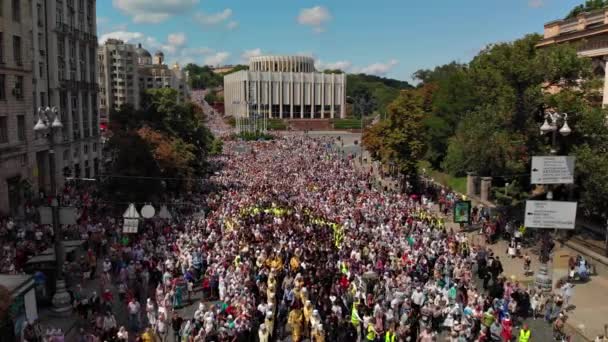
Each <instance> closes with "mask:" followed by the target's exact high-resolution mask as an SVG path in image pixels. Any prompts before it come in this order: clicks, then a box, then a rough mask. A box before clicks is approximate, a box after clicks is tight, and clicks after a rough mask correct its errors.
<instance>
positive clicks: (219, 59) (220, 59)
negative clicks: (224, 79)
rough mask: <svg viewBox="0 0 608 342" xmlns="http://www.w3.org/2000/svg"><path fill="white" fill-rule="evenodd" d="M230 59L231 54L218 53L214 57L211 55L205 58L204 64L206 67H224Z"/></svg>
mask: <svg viewBox="0 0 608 342" xmlns="http://www.w3.org/2000/svg"><path fill="white" fill-rule="evenodd" d="M228 58H230V53H229V52H226V51H220V52H216V53H214V54H212V55H209V56H207V57H206V58H205V60H204V62H205V64H206V65H211V66H216V65H222V64H224V63H226V61H227V60H228Z"/></svg>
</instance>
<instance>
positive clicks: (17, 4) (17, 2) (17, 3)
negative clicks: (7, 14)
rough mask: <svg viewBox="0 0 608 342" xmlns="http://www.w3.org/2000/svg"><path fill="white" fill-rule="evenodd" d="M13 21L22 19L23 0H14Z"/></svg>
mask: <svg viewBox="0 0 608 342" xmlns="http://www.w3.org/2000/svg"><path fill="white" fill-rule="evenodd" d="M13 21H16V22H19V21H21V0H13Z"/></svg>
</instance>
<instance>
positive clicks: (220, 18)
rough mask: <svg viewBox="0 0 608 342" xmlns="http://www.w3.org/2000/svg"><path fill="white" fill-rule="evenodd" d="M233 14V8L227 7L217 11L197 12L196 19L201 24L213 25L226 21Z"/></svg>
mask: <svg viewBox="0 0 608 342" xmlns="http://www.w3.org/2000/svg"><path fill="white" fill-rule="evenodd" d="M231 16H232V10H231V9H230V8H226V9H225V10H223V11H221V12H217V13H204V12H197V13H196V14H194V20H195V21H196V22H198V23H199V24H201V25H205V26H213V25H218V24H221V23H223V22H225V21H226V20H228V19H230V17H231ZM231 23H232V22H230V23H228V25H230V24H231ZM234 23H236V22H234Z"/></svg>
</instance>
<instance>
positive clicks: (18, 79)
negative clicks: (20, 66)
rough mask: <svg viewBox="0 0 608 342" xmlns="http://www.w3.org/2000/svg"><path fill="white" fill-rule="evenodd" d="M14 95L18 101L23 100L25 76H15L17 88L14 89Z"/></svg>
mask: <svg viewBox="0 0 608 342" xmlns="http://www.w3.org/2000/svg"><path fill="white" fill-rule="evenodd" d="M13 95H15V98H17V99H18V100H22V99H23V76H15V88H13Z"/></svg>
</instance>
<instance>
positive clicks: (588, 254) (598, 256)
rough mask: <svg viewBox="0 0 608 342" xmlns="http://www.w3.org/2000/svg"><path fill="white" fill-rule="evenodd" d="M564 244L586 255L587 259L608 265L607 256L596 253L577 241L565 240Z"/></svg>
mask: <svg viewBox="0 0 608 342" xmlns="http://www.w3.org/2000/svg"><path fill="white" fill-rule="evenodd" d="M564 245H565V246H568V247H569V248H571V249H573V250H575V251H577V252H579V253H581V254H583V255H584V256H586V257H588V258H589V259H591V260H593V261H595V262H599V263H600V264H603V265H605V266H608V258H607V257H605V256H603V255H601V254H599V253H597V252H594V251H592V250H590V249H588V248H586V247H585V246H583V245H581V244H580V243H578V242H574V241H571V240H568V241H565V242H564Z"/></svg>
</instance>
